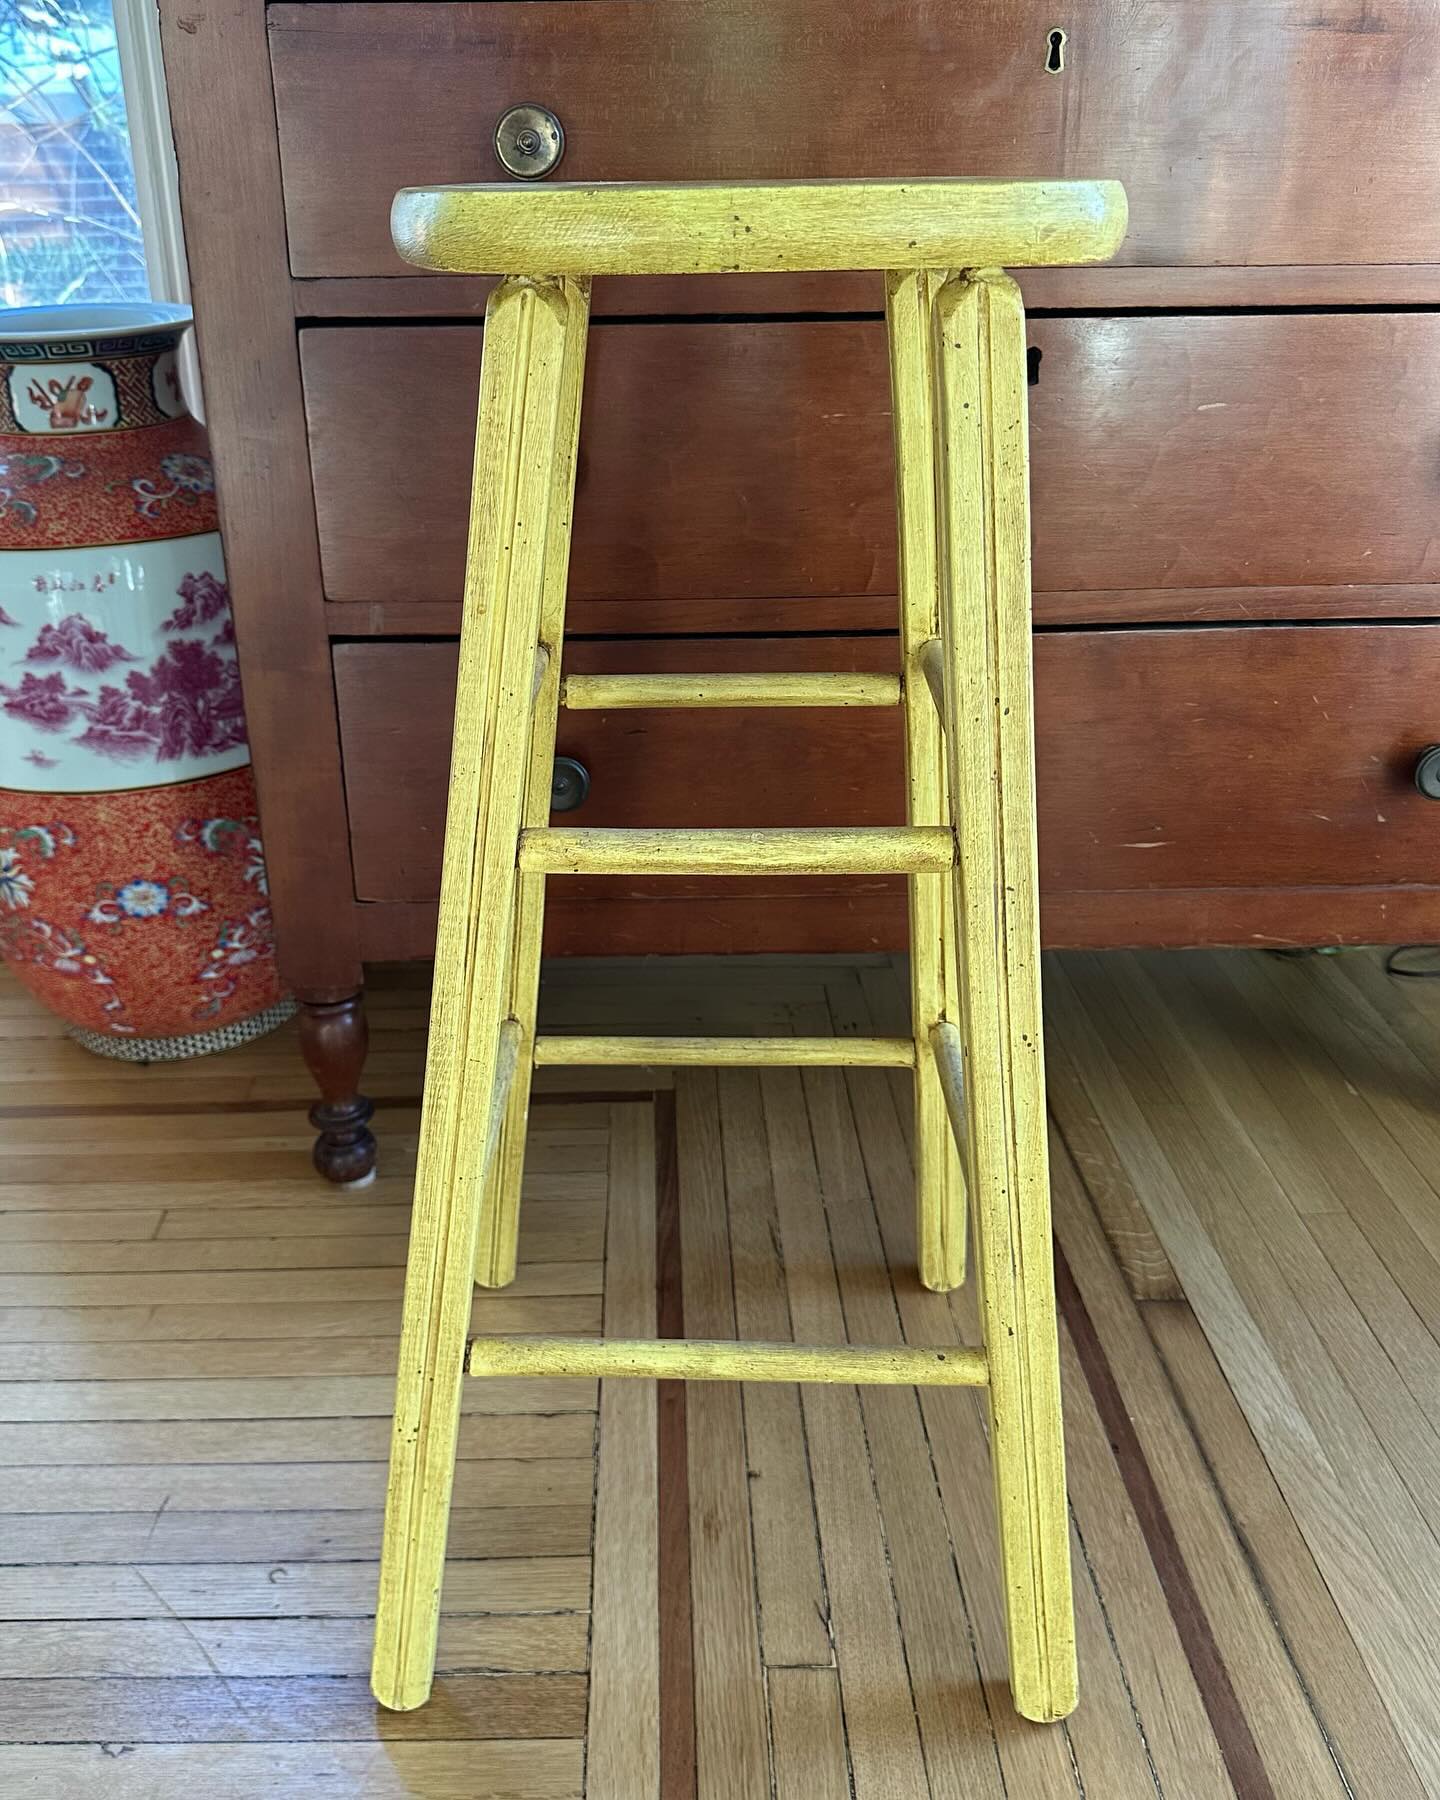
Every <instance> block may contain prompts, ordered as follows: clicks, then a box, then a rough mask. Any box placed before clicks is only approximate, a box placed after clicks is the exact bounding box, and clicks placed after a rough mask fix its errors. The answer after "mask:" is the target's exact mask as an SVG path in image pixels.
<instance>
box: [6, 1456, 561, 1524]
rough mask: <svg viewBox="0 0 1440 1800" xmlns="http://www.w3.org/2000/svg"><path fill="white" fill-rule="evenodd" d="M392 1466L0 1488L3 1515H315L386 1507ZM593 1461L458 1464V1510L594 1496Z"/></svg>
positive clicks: (294, 1467)
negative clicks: (234, 1509) (160, 1511)
mask: <svg viewBox="0 0 1440 1800" xmlns="http://www.w3.org/2000/svg"><path fill="white" fill-rule="evenodd" d="M385 1473H386V1465H385V1464H384V1463H383V1462H372V1463H364V1462H355V1463H278V1462H277V1463H271V1462H267V1463H203V1464H199V1465H196V1464H194V1463H152V1464H148V1465H144V1466H140V1467H131V1466H126V1465H119V1464H114V1465H111V1466H109V1467H104V1468H89V1469H80V1468H67V1467H64V1466H60V1467H55V1468H36V1469H30V1470H27V1471H26V1475H25V1480H24V1482H23V1484H22V1483H18V1482H17V1483H15V1484H13V1486H10V1487H0V1515H4V1514H5V1513H37V1512H39V1513H45V1512H97V1513H106V1512H143V1511H145V1510H146V1509H154V1508H158V1507H160V1506H167V1507H169V1506H173V1507H177V1508H179V1509H180V1510H181V1511H183V1512H198V1511H212V1510H213V1511H216V1512H223V1511H225V1509H226V1508H227V1506H238V1507H239V1508H240V1509H241V1510H243V1511H247V1512H248V1511H253V1510H255V1509H257V1508H265V1507H272V1508H274V1509H275V1510H276V1511H277V1512H285V1511H288V1510H292V1509H293V1510H295V1511H299V1512H314V1511H316V1510H319V1509H322V1508H326V1507H335V1508H339V1509H342V1510H343V1509H347V1508H350V1507H366V1508H369V1507H372V1506H378V1505H379V1504H380V1503H381V1501H382V1500H383V1499H384V1497H385ZM594 1479H595V1469H594V1464H593V1462H592V1461H591V1459H590V1457H589V1456H588V1455H587V1456H585V1457H572V1458H569V1459H565V1460H558V1461H557V1460H554V1459H550V1458H547V1459H543V1460H542V1459H539V1458H531V1459H529V1460H526V1461H520V1462H515V1461H505V1460H501V1459H499V1458H496V1459H494V1460H488V1459H482V1458H472V1459H471V1460H469V1461H466V1462H462V1463H460V1464H459V1465H458V1467H457V1470H456V1476H455V1504H456V1505H457V1506H523V1505H526V1504H527V1503H528V1504H529V1505H532V1506H563V1505H565V1504H567V1503H569V1502H573V1501H576V1500H579V1499H582V1498H584V1497H586V1496H588V1495H589V1494H590V1492H591V1490H592V1488H593V1486H594Z"/></svg>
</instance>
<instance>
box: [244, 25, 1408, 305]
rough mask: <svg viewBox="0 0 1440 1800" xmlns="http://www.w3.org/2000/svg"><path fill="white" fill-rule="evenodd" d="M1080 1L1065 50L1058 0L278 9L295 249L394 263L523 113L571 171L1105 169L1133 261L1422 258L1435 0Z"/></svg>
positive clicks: (322, 262)
mask: <svg viewBox="0 0 1440 1800" xmlns="http://www.w3.org/2000/svg"><path fill="white" fill-rule="evenodd" d="M1072 10H1073V12H1074V13H1075V14H1076V15H1077V16H1075V17H1073V18H1072V20H1071V22H1070V29H1069V32H1068V37H1067V39H1066V41H1065V43H1064V45H1063V47H1061V46H1056V45H1055V44H1054V40H1053V37H1052V33H1053V32H1054V31H1055V30H1056V28H1057V24H1058V25H1059V26H1060V27H1062V28H1063V27H1064V26H1065V24H1066V20H1065V17H1064V13H1065V9H1064V8H1059V9H1057V8H1056V6H1055V5H1054V0H1008V3H1007V4H1006V5H1004V6H995V5H988V6H963V5H956V4H955V0H867V4H866V5H865V6H863V7H837V6H835V5H834V4H833V0H784V4H783V5H779V6H777V5H776V4H775V0H705V3H704V4H703V5H697V4H695V3H694V0H548V3H547V4H545V5H529V6H524V5H495V4H489V3H486V0H476V3H471V4H459V3H454V4H452V3H448V0H447V3H446V4H440V5H427V4H411V5H388V6H372V5H349V6H347V5H334V6H331V5H280V6H272V7H271V8H270V9H269V25H270V42H271V58H272V67H273V72H274V82H275V105H276V114H277V118H278V123H279V130H280V147H281V153H282V159H283V166H284V178H285V189H286V215H287V220H288V224H289V240H290V257H291V265H292V268H293V270H294V272H295V274H297V275H375V274H389V273H397V272H399V270H400V269H401V268H402V267H403V266H404V265H403V264H401V262H400V260H399V258H398V257H397V256H396V255H395V252H394V251H393V249H392V248H391V245H390V235H389V229H388V218H389V210H390V201H391V198H392V197H393V195H394V193H395V190H396V189H397V188H399V187H405V186H411V185H417V184H425V183H435V182H454V181H491V180H496V179H499V178H500V177H501V174H502V170H501V168H500V166H499V164H498V163H497V162H496V160H495V157H494V153H493V151H492V148H491V139H492V134H493V131H494V127H495V122H496V120H497V118H498V117H499V116H500V114H502V113H503V112H504V111H506V109H507V108H509V107H511V106H513V105H515V104H517V103H518V102H521V101H538V102H540V103H542V104H543V105H546V106H548V107H550V108H551V109H552V110H553V111H554V112H555V113H556V114H557V115H558V116H559V118H560V120H561V122H562V124H563V125H564V127H565V133H566V149H565V156H564V160H563V163H562V164H561V169H560V174H561V177H562V178H564V179H569V180H575V181H635V180H648V181H687V180H713V179H717V178H718V179H745V178H754V177H799V178H805V177H815V176H843V177H851V178H854V177H863V176H894V175H895V174H896V173H897V172H899V173H901V174H905V175H999V176H1057V175H1083V176H1095V175H1107V176H1113V177H1116V178H1118V179H1120V180H1122V181H1124V183H1125V185H1126V188H1127V189H1128V191H1129V195H1130V217H1131V227H1130V235H1129V238H1128V240H1127V242H1126V244H1125V247H1124V248H1123V250H1122V251H1121V253H1120V260H1121V261H1122V262H1132V263H1149V264H1176V263H1194V264H1202V265H1203V264H1210V263H1221V264H1245V263H1281V264H1289V263H1387V262H1389V263H1407V262H1423V261H1425V260H1427V259H1428V258H1430V257H1431V256H1432V254H1433V251H1434V245H1435V241H1436V235H1437V227H1440V203H1437V195H1440V114H1437V113H1436V110H1435V107H1434V101H1433V93H1432V91H1431V85H1430V77H1431V73H1432V71H1433V70H1434V69H1435V67H1436V66H1437V62H1440V13H1437V9H1436V8H1435V6H1434V5H1433V0H1335V3H1334V4H1331V5H1327V6H1317V4H1316V0H1263V3H1262V0H1184V4H1183V5H1177V4H1176V0H1091V4H1090V5H1088V6H1085V7H1083V8H1078V9H1072ZM1057 11H1058V12H1059V13H1060V14H1061V15H1062V16H1061V17H1060V18H1059V20H1058V21H1057V17H1056V15H1057ZM1057 50H1058V51H1059V54H1058V56H1057ZM1057 60H1059V61H1060V62H1061V63H1062V64H1063V67H1062V68H1060V69H1059V70H1058V71H1056V70H1053V69H1052V68H1051V67H1049V66H1047V65H1053V64H1054V63H1055V62H1056V61H1057ZM1236 121H1243V126H1240V125H1237V123H1236ZM1282 166H1283V168H1284V170H1285V179H1284V180H1283V181H1282V180H1277V179H1276V174H1275V171H1276V170H1277V169H1278V168H1280V167H1282ZM1361 170H1363V171H1364V179H1357V171H1361Z"/></svg>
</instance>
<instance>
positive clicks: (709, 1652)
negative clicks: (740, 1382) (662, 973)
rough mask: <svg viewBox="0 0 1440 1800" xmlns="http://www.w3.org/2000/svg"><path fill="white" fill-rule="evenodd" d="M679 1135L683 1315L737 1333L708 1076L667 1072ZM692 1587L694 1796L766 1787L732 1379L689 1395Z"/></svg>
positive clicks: (741, 1440)
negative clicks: (694, 1625) (671, 1079)
mask: <svg viewBox="0 0 1440 1800" xmlns="http://www.w3.org/2000/svg"><path fill="white" fill-rule="evenodd" d="M675 1110H676V1122H677V1127H678V1133H679V1146H680V1203H681V1212H682V1215H683V1219H684V1226H683V1230H682V1235H681V1250H682V1256H683V1279H684V1289H685V1326H686V1330H687V1332H688V1333H690V1334H691V1335H692V1336H695V1337H712V1338H733V1337H734V1336H735V1303H734V1293H733V1289H732V1286H731V1270H730V1247H729V1235H728V1224H727V1216H726V1208H725V1188H724V1179H723V1173H722V1150H721V1143H720V1106H719V1098H718V1093H717V1089H716V1083H715V1076H714V1074H713V1072H711V1071H709V1070H705V1071H698V1070H694V1071H692V1070H686V1071H683V1072H682V1073H680V1074H679V1075H677V1077H676V1082H675ZM686 1419H687V1424H688V1436H689V1484H690V1586H691V1595H692V1606H693V1610H694V1617H695V1619H696V1621H697V1628H696V1632H695V1756H696V1765H695V1766H696V1783H697V1792H698V1795H699V1800H730V1797H731V1796H732V1795H739V1794H752V1793H753V1794H764V1793H767V1792H768V1791H769V1788H770V1728H769V1718H768V1715H767V1712H766V1706H765V1686H764V1675H763V1671H762V1668H761V1662H760V1635H759V1628H758V1624H757V1621H756V1617H755V1568H754V1550H753V1546H752V1542H751V1535H750V1501H749V1496H748V1494H747V1492H746V1488H747V1485H748V1484H747V1481H746V1475H745V1470H746V1466H747V1465H746V1461H745V1424H744V1417H743V1413H742V1409H741V1399H740V1390H739V1388H738V1387H735V1386H733V1385H731V1384H730V1383H724V1384H717V1383H711V1382H700V1383H697V1384H695V1385H694V1386H692V1387H691V1388H690V1389H689V1390H688V1392H687V1394H686Z"/></svg>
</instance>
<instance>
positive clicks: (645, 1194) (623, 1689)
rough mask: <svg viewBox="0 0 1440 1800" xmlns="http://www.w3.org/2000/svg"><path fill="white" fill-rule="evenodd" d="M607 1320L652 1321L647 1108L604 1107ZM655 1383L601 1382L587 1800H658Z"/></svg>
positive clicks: (637, 1326)
mask: <svg viewBox="0 0 1440 1800" xmlns="http://www.w3.org/2000/svg"><path fill="white" fill-rule="evenodd" d="M609 1190H610V1196H611V1198H610V1206H609V1226H608V1229H607V1233H606V1243H605V1329H606V1331H607V1332H608V1333H609V1334H610V1335H612V1336H615V1337H627V1338H653V1337H654V1336H655V1328H656V1318H655V1312H656V1265H655V1231H656V1224H655V1130H654V1117H653V1111H652V1108H651V1107H649V1106H616V1107H614V1108H612V1110H611V1114H610V1165H609ZM656 1455H657V1445H656V1400H655V1385H654V1383H653V1382H649V1381H606V1382H602V1383H601V1389H600V1435H599V1449H598V1458H597V1468H596V1477H595V1575H594V1602H593V1608H592V1628H591V1640H590V1667H591V1676H590V1712H589V1720H588V1724H587V1728H586V1777H587V1779H586V1791H587V1795H588V1800H660V1714H659V1706H660V1638H659V1620H660V1593H659V1544H658V1537H657V1530H658V1505H659V1490H658V1469H657V1463H656Z"/></svg>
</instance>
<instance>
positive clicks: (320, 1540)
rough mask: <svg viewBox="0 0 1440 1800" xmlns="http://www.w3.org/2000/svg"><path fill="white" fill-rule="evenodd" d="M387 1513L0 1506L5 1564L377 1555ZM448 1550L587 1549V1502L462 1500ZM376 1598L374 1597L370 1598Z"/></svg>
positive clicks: (560, 1552) (373, 1559)
mask: <svg viewBox="0 0 1440 1800" xmlns="http://www.w3.org/2000/svg"><path fill="white" fill-rule="evenodd" d="M381 1519H382V1512H381V1508H380V1506H379V1505H378V1504H377V1505H376V1506H374V1507H371V1508H356V1509H355V1510H354V1511H351V1512H333V1511H315V1512H237V1511H226V1512H185V1511H182V1510H180V1509H179V1508H176V1507H169V1506H167V1507H163V1508H156V1509H155V1510H154V1511H152V1512H135V1513H3V1514H0V1563H14V1564H25V1563H43V1562H65V1563H125V1564H129V1563H147V1564H149V1563H162V1562H173V1563H219V1562H240V1563H265V1564H267V1566H273V1565H275V1564H280V1565H285V1564H289V1563H300V1562H303V1563H326V1562H355V1561H365V1562H370V1563H378V1561H379V1558H380V1526H381ZM449 1548H450V1554H451V1556H452V1557H486V1556H501V1557H503V1556H587V1555H588V1554H589V1552H590V1501H589V1496H588V1495H587V1496H586V1497H585V1498H584V1499H583V1500H578V1501H573V1502H571V1503H570V1504H569V1505H565V1506H537V1505H533V1504H532V1505H526V1506H508V1507H507V1506H492V1507H456V1508H455V1510H454V1511H453V1512H452V1513H451V1515H450V1546H449ZM372 1598H373V1596H372Z"/></svg>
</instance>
